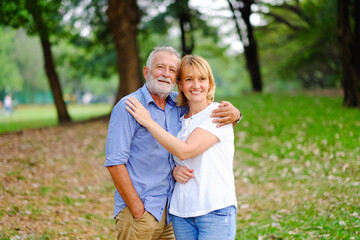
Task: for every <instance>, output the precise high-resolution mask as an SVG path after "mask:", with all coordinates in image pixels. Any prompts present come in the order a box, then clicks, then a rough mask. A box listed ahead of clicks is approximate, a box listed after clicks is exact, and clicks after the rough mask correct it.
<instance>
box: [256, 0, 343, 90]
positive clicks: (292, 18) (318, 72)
mask: <svg viewBox="0 0 360 240" xmlns="http://www.w3.org/2000/svg"><path fill="white" fill-rule="evenodd" d="M284 5H285V4H284ZM284 5H280V6H276V5H275V6H273V5H268V7H269V10H270V12H272V13H274V14H276V15H278V16H280V17H281V18H283V19H285V20H286V21H287V23H288V25H285V24H281V23H276V22H274V21H273V18H272V17H266V18H265V19H266V20H267V21H268V24H267V25H266V26H265V27H262V28H261V29H260V30H258V31H256V32H257V39H259V46H260V47H259V49H260V56H261V57H260V59H261V63H262V66H263V69H262V71H263V73H264V75H265V76H267V78H268V79H269V80H271V81H272V82H278V81H282V82H285V81H288V80H290V81H294V82H296V81H299V80H300V82H301V85H302V86H303V87H305V88H314V87H322V88H324V87H340V81H341V69H340V62H339V61H340V56H339V52H338V47H337V31H336V30H337V22H336V19H337V17H336V1H335V0H321V1H314V0H306V1H302V2H300V5H299V8H297V10H298V11H299V12H295V11H290V10H289V8H287V7H284ZM285 6H289V5H285ZM292 7H293V8H296V6H295V5H292ZM289 26H292V27H289ZM265 81H266V78H265ZM266 83H267V84H269V82H266Z"/></svg>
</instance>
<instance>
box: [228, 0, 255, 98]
mask: <svg viewBox="0 0 360 240" xmlns="http://www.w3.org/2000/svg"><path fill="white" fill-rule="evenodd" d="M228 3H229V7H230V9H231V12H232V14H233V18H234V21H235V26H236V31H237V33H238V35H239V38H240V40H241V42H242V43H243V45H244V53H245V58H246V66H247V69H248V71H249V73H250V77H251V83H252V88H253V91H255V92H261V91H262V79H261V73H260V64H259V57H258V50H257V43H256V39H255V36H254V34H253V27H252V25H251V23H250V15H251V13H252V11H251V6H252V4H254V0H238V1H232V0H228ZM235 4H236V5H235ZM240 17H241V18H242V20H243V21H244V23H245V29H244V30H243V31H244V33H242V32H241V28H240V25H239V21H240V19H239V18H240ZM243 36H244V37H243Z"/></svg>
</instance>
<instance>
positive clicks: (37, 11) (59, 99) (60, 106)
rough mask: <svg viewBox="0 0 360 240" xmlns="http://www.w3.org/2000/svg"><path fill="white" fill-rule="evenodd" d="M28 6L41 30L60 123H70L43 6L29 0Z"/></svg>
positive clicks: (46, 68) (46, 64) (46, 69)
mask: <svg viewBox="0 0 360 240" xmlns="http://www.w3.org/2000/svg"><path fill="white" fill-rule="evenodd" d="M26 8H27V10H28V11H29V13H30V14H31V15H32V17H33V19H34V22H35V26H36V28H37V31H38V32H39V36H40V40H41V46H42V50H43V54H44V62H45V71H46V75H47V77H48V80H49V84H50V88H51V91H52V94H53V97H54V102H55V106H56V111H57V115H58V121H59V124H64V123H69V122H71V118H70V115H69V113H68V111H67V109H66V104H65V102H64V99H63V94H62V90H61V84H60V81H59V77H58V75H57V73H56V70H55V64H54V60H53V56H52V52H51V43H50V41H49V33H48V29H47V26H46V24H45V23H44V21H43V19H42V17H41V6H38V4H37V1H27V2H26Z"/></svg>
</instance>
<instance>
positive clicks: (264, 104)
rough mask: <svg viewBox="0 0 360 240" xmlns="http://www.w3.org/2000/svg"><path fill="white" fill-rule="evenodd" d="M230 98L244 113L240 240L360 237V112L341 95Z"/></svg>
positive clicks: (239, 129)
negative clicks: (349, 107) (348, 107)
mask: <svg viewBox="0 0 360 240" xmlns="http://www.w3.org/2000/svg"><path fill="white" fill-rule="evenodd" d="M228 100H230V101H231V102H232V103H233V104H234V105H236V106H238V107H239V109H241V111H242V112H243V113H244V118H243V120H242V121H241V123H240V124H238V125H237V126H236V128H235V131H236V133H235V134H236V143H235V144H236V149H237V151H236V158H235V169H234V172H235V175H236V186H237V191H238V202H239V214H238V227H237V229H238V230H237V239H360V200H359V199H360V144H359V143H360V111H359V110H358V109H345V108H343V107H342V99H341V98H340V97H320V96H317V97H314V96H311V97H310V96H301V95H298V96H290V95H275V94H273V95H271V94H269V95H250V96H245V97H242V98H232V99H228Z"/></svg>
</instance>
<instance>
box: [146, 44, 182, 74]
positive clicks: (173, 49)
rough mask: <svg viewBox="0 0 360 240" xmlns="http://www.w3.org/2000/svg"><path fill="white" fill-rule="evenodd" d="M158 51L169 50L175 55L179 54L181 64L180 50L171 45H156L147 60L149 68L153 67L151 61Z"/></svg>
mask: <svg viewBox="0 0 360 240" xmlns="http://www.w3.org/2000/svg"><path fill="white" fill-rule="evenodd" d="M158 52H169V53H172V54H174V55H175V56H177V58H178V60H179V66H180V62H181V58H180V54H179V53H178V51H176V49H175V48H173V47H169V46H164V47H155V48H154V50H153V51H152V52H151V53H150V55H149V57H148V59H147V61H146V66H147V67H148V68H149V71H150V69H151V63H152V61H153V60H154V57H155V54H156V53H158ZM179 66H178V68H179Z"/></svg>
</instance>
